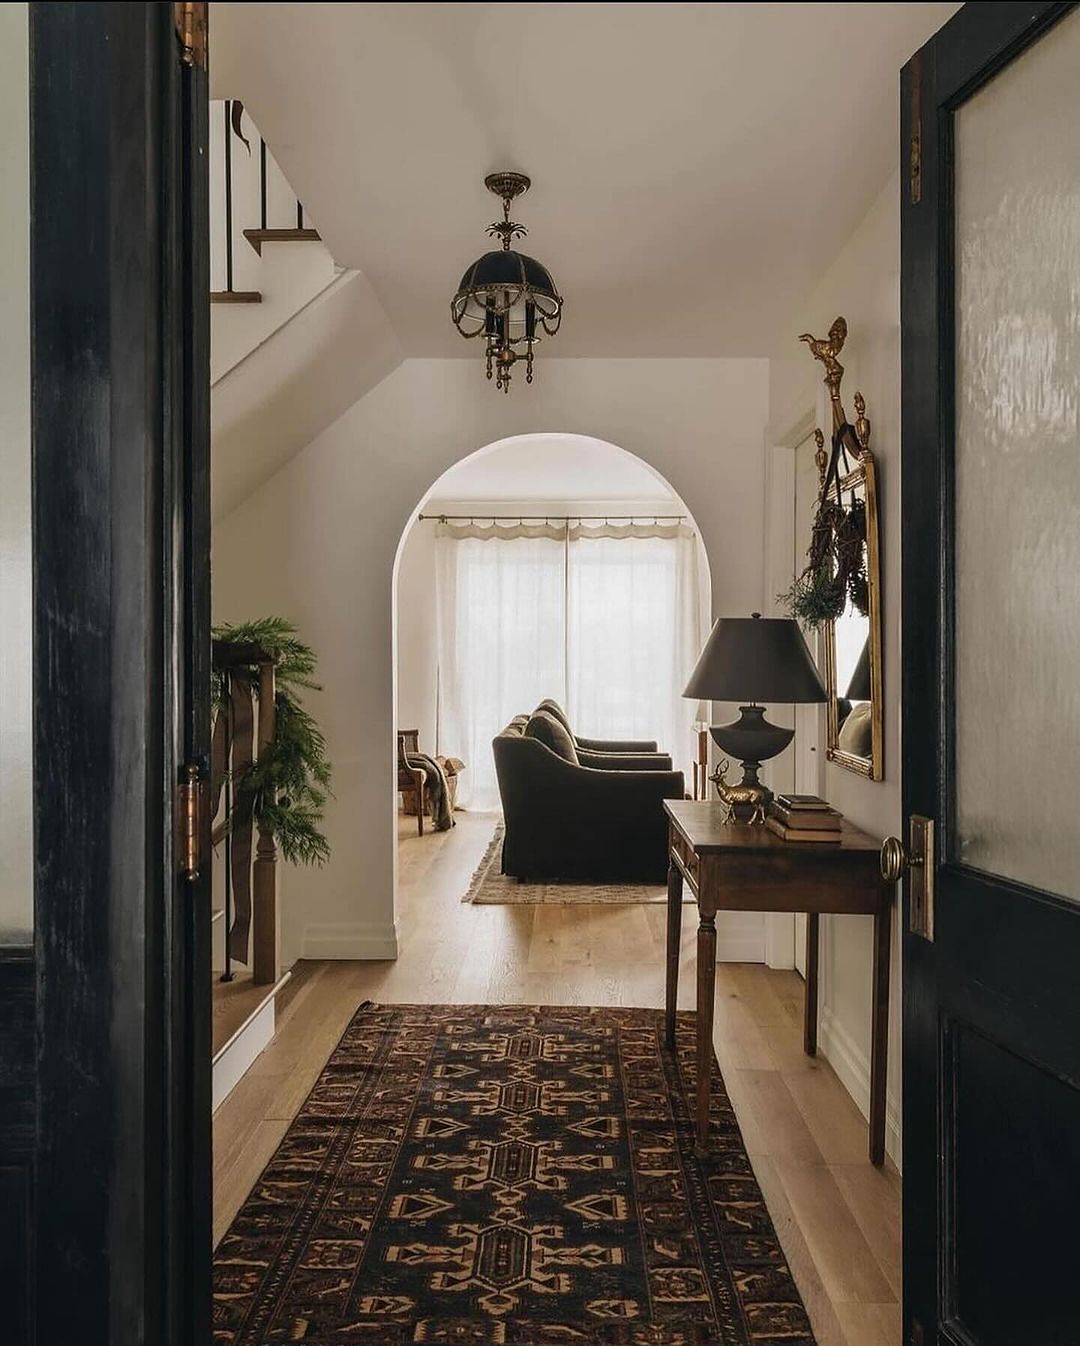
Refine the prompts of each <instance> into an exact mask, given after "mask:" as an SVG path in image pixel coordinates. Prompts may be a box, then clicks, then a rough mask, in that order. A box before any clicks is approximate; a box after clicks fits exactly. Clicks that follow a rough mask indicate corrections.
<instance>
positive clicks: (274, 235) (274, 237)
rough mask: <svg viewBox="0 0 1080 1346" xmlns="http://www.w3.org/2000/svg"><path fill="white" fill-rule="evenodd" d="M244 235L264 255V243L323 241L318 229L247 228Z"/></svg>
mask: <svg viewBox="0 0 1080 1346" xmlns="http://www.w3.org/2000/svg"><path fill="white" fill-rule="evenodd" d="M244 237H245V238H246V239H247V241H248V242H249V243H250V244H251V246H252V247H253V248H254V249H255V251H256V252H257V253H258V254H259V256H260V257H261V256H262V245H263V244H264V243H321V242H322V239H321V237H320V235H319V231H318V230H317V229H245V230H244Z"/></svg>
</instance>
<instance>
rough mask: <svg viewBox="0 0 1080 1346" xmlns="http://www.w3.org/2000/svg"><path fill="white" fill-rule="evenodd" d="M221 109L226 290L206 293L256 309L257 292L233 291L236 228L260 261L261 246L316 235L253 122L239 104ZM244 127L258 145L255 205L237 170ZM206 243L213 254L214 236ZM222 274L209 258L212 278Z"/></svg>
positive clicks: (246, 139)
mask: <svg viewBox="0 0 1080 1346" xmlns="http://www.w3.org/2000/svg"><path fill="white" fill-rule="evenodd" d="M220 106H221V113H220V123H219V125H220V130H219V132H218V134H219V135H220V137H221V139H220V144H221V147H222V155H221V166H222V167H221V173H222V180H221V191H222V195H221V200H222V202H223V210H222V216H223V218H222V221H221V225H220V238H221V243H222V244H223V248H224V252H223V259H224V267H223V269H224V281H225V288H224V289H220V290H211V292H210V297H211V299H212V300H213V302H215V303H219V304H221V303H233V304H257V303H259V302H261V300H262V295H261V293H260V292H259V291H258V290H250V289H238V288H237V287H236V270H237V268H236V260H237V259H236V254H235V247H236V240H237V229H238V227H239V231H240V234H241V236H242V237H243V238H245V239H246V240H247V242H248V243H249V244H250V245H251V247H252V248H253V249H254V250H255V252H256V253H258V254H260V255H261V253H262V245H263V243H264V242H267V241H275V240H282V239H289V240H295V239H318V237H319V235H318V232H317V231H316V230H315V229H312V228H310V227H309V226H308V225H306V224H305V216H304V206H303V202H302V201H301V200H300V198H299V197H298V196H297V195H296V193H295V192H294V191H293V190H292V188H291V187H290V186H289V184H288V181H287V179H286V178H285V176H284V174H283V173H282V172H281V169H280V168H279V167H278V165H277V163H276V161H275V160H274V157H273V155H272V154H270V153H269V151H268V149H267V145H266V141H265V140H264V139H263V137H262V134H261V133H260V132H259V130H258V128H257V127H256V126H255V124H254V123H253V122H252V120H251V117H250V116H249V115H248V113H247V112H246V111H245V110H244V105H243V103H242V102H241V101H240V100H239V99H238V98H226V99H224V100H223V101H222V103H221V105H220ZM215 107H216V105H215ZM216 116H217V113H216V111H215V117H216ZM245 121H246V123H247V127H248V129H250V131H251V132H252V133H253V134H254V135H255V136H258V141H259V174H258V199H257V200H256V199H255V197H254V195H253V191H252V187H251V186H249V183H250V179H251V175H250V174H247V173H244V174H241V173H240V171H239V165H240V164H241V163H242V160H241V158H240V152H241V148H240V147H242V150H243V153H245V154H247V155H248V156H250V155H251V152H252V144H251V137H250V136H249V135H247V134H245ZM238 142H239V143H238ZM271 182H273V191H271ZM271 200H273V203H274V208H275V211H276V212H277V214H278V218H279V219H283V217H287V218H288V223H287V224H286V223H284V222H283V223H281V224H274V223H272V222H271V218H270V216H271V213H272V211H271ZM255 219H257V220H258V225H257V226H254V225H252V224H251V223H250V222H251V221H253V220H255ZM211 239H212V242H211V249H212V251H213V252H216V251H217V248H216V245H215V241H214V234H213V233H212V235H211ZM221 270H222V263H221V260H220V259H218V258H216V257H212V258H211V274H212V275H214V276H215V277H217V276H219V275H220V274H221Z"/></svg>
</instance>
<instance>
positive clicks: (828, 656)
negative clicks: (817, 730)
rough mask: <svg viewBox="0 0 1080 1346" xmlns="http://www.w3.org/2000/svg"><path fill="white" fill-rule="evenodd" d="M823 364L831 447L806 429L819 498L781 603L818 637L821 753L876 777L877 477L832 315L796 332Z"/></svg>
mask: <svg viewBox="0 0 1080 1346" xmlns="http://www.w3.org/2000/svg"><path fill="white" fill-rule="evenodd" d="M799 340H800V341H803V342H805V343H806V344H807V345H808V346H809V347H810V353H811V354H812V355H813V356H814V358H815V359H816V360H820V361H821V363H822V364H823V365H824V366H825V386H826V388H827V389H828V391H829V402H830V405H831V409H832V423H833V434H832V452H831V454H829V453H826V450H825V436H824V435H823V434H822V432H821V431H820V430H815V432H814V435H815V438H816V440H817V446H818V449H817V454H816V461H817V468H818V477H819V480H820V494H819V497H818V503H817V509H816V513H815V518H814V527H813V534H812V537H811V539H810V547H809V550H808V552H807V557H808V564H807V566H806V568H805V569H804V570H803V572H802V574H801V575H799V576H798V577H797V578H796V580H795V582H794V584H793V585H792V588H791V590H790V592H789V593H788V594H787V595H784V596H783V597H784V598H785V599H786V601H787V603H788V606H789V608H790V610H791V613H792V616H794V617H796V618H797V619H798V620H800V621H802V622H803V624H804V625H806V626H809V627H812V628H817V629H818V630H820V631H821V633H822V649H823V652H824V664H825V667H824V669H823V673H824V675H825V688H826V695H827V702H826V715H827V724H828V738H827V746H826V753H825V755H826V757H827V759H828V760H829V761H830V762H835V763H836V764H837V766H842V767H845V768H847V770H849V771H855V772H858V774H859V775H860V776H865V777H867V779H869V780H874V781H879V780H881V779H882V777H883V774H884V756H885V752H884V737H885V732H884V709H885V702H884V691H883V686H882V683H883V678H882V649H881V629H882V622H881V542H880V536H879V518H880V515H879V512H878V498H877V474H876V471H875V465H874V455H873V454H872V453H871V452H870V421H869V419H868V418H867V415H866V402H865V400H864V399H863V396H862V393H859V392H857V393H856V394H855V421H854V424H852V423H851V422H849V421H848V418H847V414H846V413H845V411H844V404H843V401H842V400H841V397H840V383H841V381H842V379H843V377H844V366H843V365H842V364H841V363H840V360H839V358H838V357H839V355H840V352H841V351H842V350H843V348H844V342H845V341H846V340H847V323H846V322H845V321H844V319H843V318H842V317H841V318H837V319H836V320H835V321H834V322H833V325H832V326H831V327H830V328H829V333H828V336H827V337H815V336H812V335H811V334H810V333H809V332H804V333H803V334H802V336H800V338H799Z"/></svg>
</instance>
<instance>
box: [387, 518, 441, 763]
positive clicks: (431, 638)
mask: <svg viewBox="0 0 1080 1346" xmlns="http://www.w3.org/2000/svg"><path fill="white" fill-rule="evenodd" d="M436 618H437V612H436V606H435V525H434V524H432V523H419V522H417V523H414V524H413V526H412V527H411V528H410V529H409V534H408V537H407V538H406V539H405V542H404V544H403V546H402V548H401V560H400V561H399V562H398V577H397V665H396V671H397V724H398V728H400V729H419V730H420V748H421V751H422V752H427V753H434V752H443V751H445V749H444V747H443V745H442V744H440V743H439V742H438V737H437V733H438V719H437V711H438V694H439V647H438V629H437V626H436Z"/></svg>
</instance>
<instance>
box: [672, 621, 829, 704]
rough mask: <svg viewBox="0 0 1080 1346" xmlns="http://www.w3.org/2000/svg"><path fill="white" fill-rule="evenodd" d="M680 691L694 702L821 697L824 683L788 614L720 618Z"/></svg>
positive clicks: (810, 699)
mask: <svg viewBox="0 0 1080 1346" xmlns="http://www.w3.org/2000/svg"><path fill="white" fill-rule="evenodd" d="M683 696H685V697H688V698H689V699H690V700H692V701H736V702H739V703H744V702H751V701H752V702H770V703H773V704H775V703H780V704H789V703H798V704H804V703H809V702H819V701H824V700H825V699H826V698H825V684H824V683H823V682H822V680H821V674H820V673H819V672H818V671H817V666H816V665H815V663H814V660H813V657H812V655H811V654H810V650H809V648H808V647H807V644H806V641H805V640H804V639H803V634H802V632H801V631H800V630H799V625H798V623H797V622H795V621H793V620H792V619H791V618H790V617H761V616H759V615H758V614H757V613H755V614H754V615H753V616H752V617H721V618H720V619H719V620H718V621H717V623H716V625H715V626H714V627H713V629H712V632H711V634H710V635H709V639H708V640H707V641H706V642H705V648H704V649H703V650H702V651H701V656H700V658H699V659H698V661H697V666H696V667H695V669H694V671H693V673H692V674H691V675H690V681H689V682H688V683H687V684H686V690H685V691H684V692H683Z"/></svg>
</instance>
